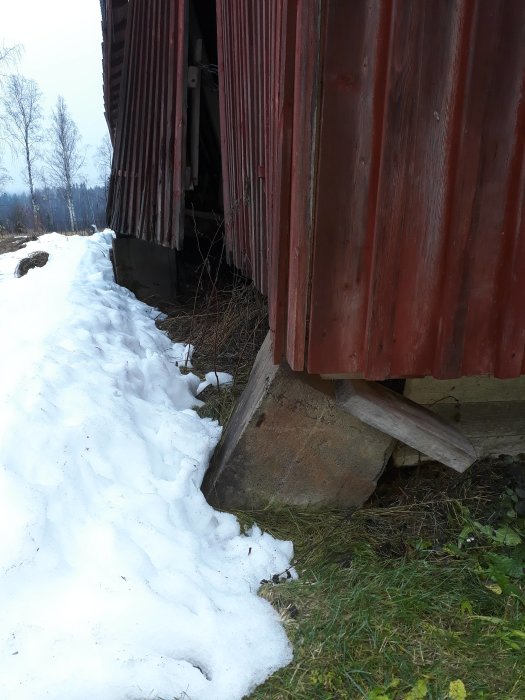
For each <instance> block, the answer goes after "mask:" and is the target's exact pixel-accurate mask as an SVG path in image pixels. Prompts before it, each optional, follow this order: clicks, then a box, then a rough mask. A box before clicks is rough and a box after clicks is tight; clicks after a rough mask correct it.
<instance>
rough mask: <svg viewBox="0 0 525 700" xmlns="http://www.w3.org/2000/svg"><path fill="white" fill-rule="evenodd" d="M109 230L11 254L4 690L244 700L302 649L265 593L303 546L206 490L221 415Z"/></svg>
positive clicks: (3, 523)
mask: <svg viewBox="0 0 525 700" xmlns="http://www.w3.org/2000/svg"><path fill="white" fill-rule="evenodd" d="M110 242H111V234H110V233H107V232H105V233H104V234H95V236H93V237H91V238H82V237H69V238H68V237H64V236H60V235H57V234H49V235H46V236H43V237H42V238H40V240H39V241H38V242H35V243H31V244H29V245H28V246H27V248H25V249H24V250H22V251H19V252H17V253H13V254H6V255H3V256H0V328H1V329H2V331H1V333H2V335H1V342H0V388H1V389H0V390H1V404H0V606H1V610H0V698H2V699H4V698H5V699H6V700H7V699H9V700H44V698H46V699H53V700H124V699H127V700H144V699H146V698H150V699H157V698H162V699H163V700H168V699H173V698H186V699H191V700H222V699H224V700H235V699H236V698H241V697H242V696H243V695H245V694H246V693H248V692H249V691H250V690H251V689H252V688H253V687H254V686H255V685H256V684H258V683H260V682H262V681H263V680H264V679H265V677H267V676H268V675H269V674H270V673H271V672H273V671H274V670H276V669H277V668H278V667H280V666H282V665H283V664H286V663H287V662H288V661H289V660H290V657H291V651H290V646H289V644H288V641H287V639H286V635H285V634H284V631H283V629H282V627H281V625H280V622H279V619H278V617H277V615H276V614H275V613H274V612H273V610H272V608H271V607H270V606H269V604H268V603H266V602H265V601H263V600H262V599H260V598H258V597H257V595H256V592H257V589H258V585H259V582H260V580H261V579H262V578H268V577H270V576H271V575H272V574H274V573H277V572H281V571H283V570H284V569H285V568H286V567H287V566H288V565H289V561H290V557H291V555H292V546H291V544H290V543H286V542H278V541H276V540H274V539H272V538H271V537H270V536H269V535H267V534H263V533H261V531H260V530H259V529H257V528H254V529H253V530H252V531H251V532H250V533H248V534H241V533H240V529H239V525H238V523H237V521H236V520H235V518H234V517H233V516H230V515H227V514H224V513H219V512H215V511H214V510H213V509H212V508H211V507H209V506H208V505H207V503H206V502H205V500H204V497H203V496H202V493H201V491H200V490H199V486H200V483H201V480H202V477H203V474H204V471H205V469H206V466H207V463H208V459H209V456H210V453H211V451H212V449H213V447H214V445H215V444H216V442H217V439H218V437H219V433H220V428H219V427H218V425H217V424H216V423H215V422H212V421H210V420H206V419H204V420H203V419H200V418H199V417H198V416H197V414H196V413H195V412H194V411H193V410H192V407H194V406H195V405H196V404H197V403H198V401H197V400H196V399H195V396H194V394H195V392H196V390H197V388H198V385H199V382H198V380H197V379H196V377H194V376H192V375H187V376H183V375H182V374H181V373H180V371H179V368H178V365H177V362H178V361H180V360H182V359H183V358H184V357H185V356H186V355H187V353H188V348H185V347H184V346H182V345H174V344H172V343H171V342H170V340H169V339H168V338H167V337H166V336H165V335H164V334H163V333H161V332H160V331H158V330H157V329H156V327H155V324H154V316H155V313H156V312H155V311H154V310H153V309H151V308H149V307H148V306H146V305H145V304H142V303H141V302H139V301H137V300H136V299H135V297H134V296H133V295H132V294H131V293H129V292H128V291H127V290H125V289H122V288H120V287H118V286H117V285H116V284H115V283H114V281H113V275H112V270H111V264H110V261H109V256H108V251H109V245H110ZM33 250H46V251H48V252H49V254H50V258H49V262H48V263H47V265H46V266H45V267H43V268H38V269H34V270H31V271H30V272H29V273H28V274H27V275H26V276H25V277H22V278H20V279H16V278H14V276H13V272H14V269H15V267H16V264H17V262H18V260H19V259H20V258H22V257H24V256H25V255H27V253H28V252H31V251H33Z"/></svg>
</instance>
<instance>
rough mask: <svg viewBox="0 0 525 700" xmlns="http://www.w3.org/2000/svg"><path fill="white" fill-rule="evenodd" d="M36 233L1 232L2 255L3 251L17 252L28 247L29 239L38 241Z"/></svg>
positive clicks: (0, 249) (0, 248)
mask: <svg viewBox="0 0 525 700" xmlns="http://www.w3.org/2000/svg"><path fill="white" fill-rule="evenodd" d="M37 240H38V236H37V235H36V234H16V233H15V234H13V233H0V255H2V254H3V253H15V252H16V251H17V250H21V249H22V248H25V247H26V244H27V243H29V241H37Z"/></svg>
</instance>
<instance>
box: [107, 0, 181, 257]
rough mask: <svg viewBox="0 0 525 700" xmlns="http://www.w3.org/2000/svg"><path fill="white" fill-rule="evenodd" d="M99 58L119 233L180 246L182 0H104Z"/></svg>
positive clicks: (113, 219)
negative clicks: (110, 136)
mask: <svg viewBox="0 0 525 700" xmlns="http://www.w3.org/2000/svg"><path fill="white" fill-rule="evenodd" d="M105 10H106V16H105V17H103V22H102V27H103V32H104V42H103V64H104V85H105V105H106V118H107V121H108V125H109V128H110V133H111V135H112V139H113V145H114V157H113V169H112V174H111V182H110V191H109V202H108V212H109V213H110V216H109V224H110V226H111V227H112V228H114V229H115V230H116V231H118V232H119V233H125V234H131V235H135V236H137V237H139V238H142V239H143V240H146V241H154V242H156V243H161V244H163V245H169V246H172V247H175V248H178V249H180V248H182V244H183V225H182V220H183V216H184V174H185V167H186V163H185V139H186V89H187V82H186V81H187V22H188V0H154V1H149V0H129V1H128V0H125V1H123V0H107V2H106V5H105Z"/></svg>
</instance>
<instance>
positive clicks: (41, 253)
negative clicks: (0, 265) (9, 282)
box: [15, 250, 49, 277]
mask: <svg viewBox="0 0 525 700" xmlns="http://www.w3.org/2000/svg"><path fill="white" fill-rule="evenodd" d="M48 260H49V253H47V252H46V251H45V250H36V251H35V252H34V253H30V255H28V256H27V258H22V260H20V262H19V263H18V265H17V266H16V270H15V277H23V276H24V275H27V273H28V272H29V270H32V269H34V268H35V267H44V265H45V264H46V263H47V261H48Z"/></svg>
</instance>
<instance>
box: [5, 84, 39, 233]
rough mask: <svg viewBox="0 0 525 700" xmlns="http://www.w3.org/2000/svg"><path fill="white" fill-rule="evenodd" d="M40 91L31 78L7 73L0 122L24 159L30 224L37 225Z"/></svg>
mask: <svg viewBox="0 0 525 700" xmlns="http://www.w3.org/2000/svg"><path fill="white" fill-rule="evenodd" d="M41 99H42V93H41V92H40V90H39V88H38V85H37V84H36V82H35V81H34V80H29V79H28V78H24V76H22V75H10V76H9V77H8V78H7V80H6V83H5V87H4V94H3V104H4V114H3V122H4V126H5V130H6V132H7V134H8V136H9V144H10V146H11V148H12V149H13V150H14V151H15V152H17V153H18V154H19V155H21V156H22V157H23V158H24V162H25V177H26V181H27V184H28V186H29V195H30V197H31V208H32V210H33V225H34V227H35V229H36V228H38V223H39V222H38V205H37V201H36V198H35V161H36V160H37V158H38V157H39V145H40V143H41V142H42V140H43V131H42V107H41Z"/></svg>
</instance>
